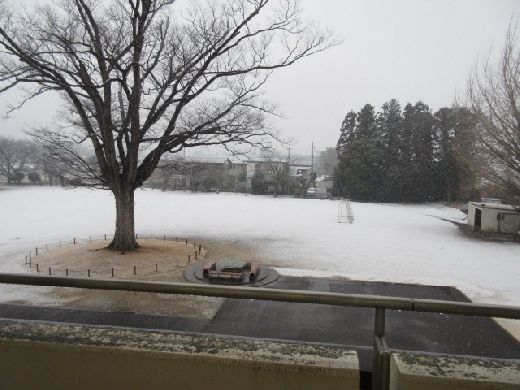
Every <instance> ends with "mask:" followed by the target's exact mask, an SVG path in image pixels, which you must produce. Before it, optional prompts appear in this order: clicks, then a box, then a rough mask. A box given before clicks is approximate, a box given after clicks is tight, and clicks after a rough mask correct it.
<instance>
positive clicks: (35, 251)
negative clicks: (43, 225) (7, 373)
mask: <svg viewBox="0 0 520 390" xmlns="http://www.w3.org/2000/svg"><path fill="white" fill-rule="evenodd" d="M34 253H35V254H36V256H38V247H36V249H35V250H34Z"/></svg>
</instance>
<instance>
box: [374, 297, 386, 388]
mask: <svg viewBox="0 0 520 390" xmlns="http://www.w3.org/2000/svg"><path fill="white" fill-rule="evenodd" d="M389 386H390V350H389V349H388V345H387V344H386V341H385V309H384V308H382V307H376V318H375V324H374V350H373V358H372V390H388V388H389Z"/></svg>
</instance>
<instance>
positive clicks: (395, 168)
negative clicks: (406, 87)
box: [377, 99, 403, 201]
mask: <svg viewBox="0 0 520 390" xmlns="http://www.w3.org/2000/svg"><path fill="white" fill-rule="evenodd" d="M381 108H382V112H380V113H379V114H378V117H377V126H378V133H379V134H380V137H381V142H382V145H383V159H384V162H385V176H384V183H383V198H384V200H388V201H394V200H395V199H397V196H398V194H399V192H400V190H401V175H402V172H401V170H402V169H401V166H402V165H401V160H402V150H401V149H402V147H401V138H402V134H401V132H402V121H403V116H402V110H401V105H400V104H399V102H398V101H397V100H395V99H392V100H390V101H389V102H387V103H384V104H383V105H382V106H381Z"/></svg>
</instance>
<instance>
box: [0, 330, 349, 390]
mask: <svg viewBox="0 0 520 390" xmlns="http://www.w3.org/2000/svg"><path fill="white" fill-rule="evenodd" d="M0 377H1V382H0V383H1V384H0V388H6V389H22V388H23V389H49V388H52V389H70V388H74V389H92V388H103V389H114V388H118V389H143V388H152V389H186V390H191V389H193V390H195V389H197V390H200V389H207V388H211V389H237V390H238V389H244V388H245V387H247V388H248V389H318V388H319V389H359V364H358V359H357V355H356V352H354V351H345V350H342V349H334V348H327V347H321V346H302V345H297V344H284V343H274V342H261V341H249V340H240V339H222V338H217V337H201V336H187V335H179V334H173V333H162V332H153V331H141V330H133V329H132V330H130V329H121V328H97V327H89V326H73V325H59V324H48V323H32V322H22V321H8V320H0Z"/></svg>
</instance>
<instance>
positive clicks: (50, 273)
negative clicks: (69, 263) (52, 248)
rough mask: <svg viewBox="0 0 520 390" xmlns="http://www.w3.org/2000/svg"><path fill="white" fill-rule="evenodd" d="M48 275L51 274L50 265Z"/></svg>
mask: <svg viewBox="0 0 520 390" xmlns="http://www.w3.org/2000/svg"><path fill="white" fill-rule="evenodd" d="M49 275H52V272H51V267H49Z"/></svg>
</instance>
